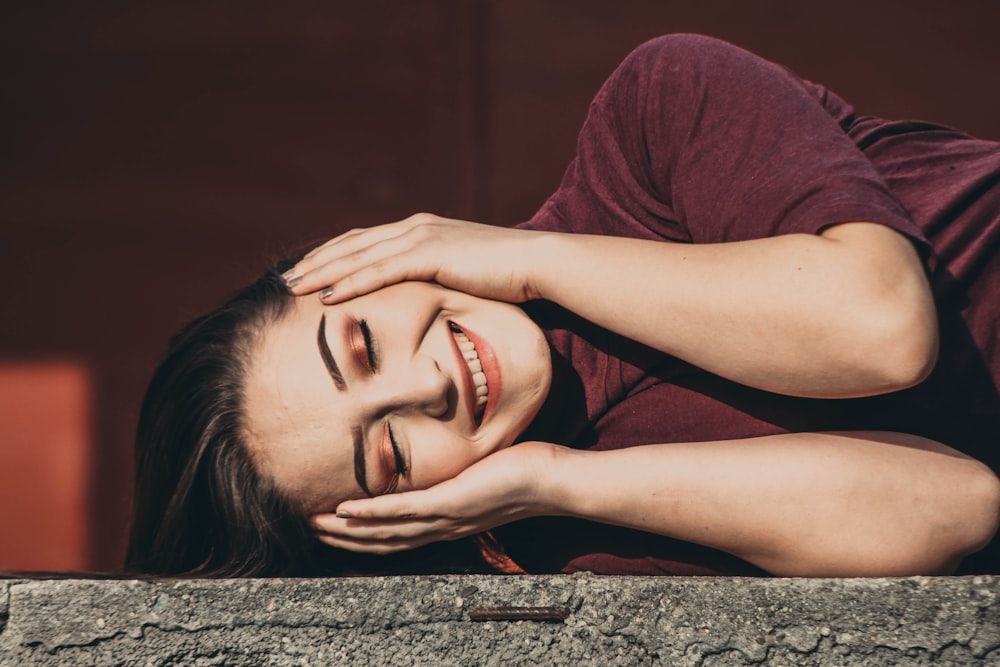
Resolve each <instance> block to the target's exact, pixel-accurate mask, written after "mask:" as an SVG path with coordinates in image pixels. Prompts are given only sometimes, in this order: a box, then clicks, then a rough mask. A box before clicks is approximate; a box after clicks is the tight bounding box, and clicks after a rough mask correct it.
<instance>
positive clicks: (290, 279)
mask: <svg viewBox="0 0 1000 667" xmlns="http://www.w3.org/2000/svg"><path fill="white" fill-rule="evenodd" d="M281 279H282V280H284V281H285V285H286V286H288V287H295V286H296V285H298V284H299V283H300V282H302V276H297V275H295V272H294V269H289V270H288V271H285V272H284V273H282V274H281Z"/></svg>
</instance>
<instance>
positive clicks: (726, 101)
mask: <svg viewBox="0 0 1000 667" xmlns="http://www.w3.org/2000/svg"><path fill="white" fill-rule="evenodd" d="M851 221H868V222H877V223H881V224H885V225H887V226H890V227H893V228H894V229H897V230H899V231H901V232H903V233H904V234H906V235H908V236H910V237H911V238H913V239H916V240H923V236H922V234H921V232H920V230H919V228H918V227H917V226H916V225H915V224H914V223H913V222H912V221H911V220H910V218H909V216H908V214H907V212H906V210H905V208H904V207H903V206H902V205H901V204H900V202H899V201H898V199H897V198H896V197H895V196H894V195H893V193H892V192H891V191H890V190H889V188H888V186H887V185H886V183H885V182H884V181H883V179H882V178H881V176H880V175H879V174H878V172H877V171H876V169H875V167H874V166H873V165H872V164H871V162H870V161H869V160H868V159H867V158H866V157H865V156H864V154H863V153H862V152H861V150H860V149H859V148H858V147H857V146H856V145H855V144H854V143H853V141H852V140H851V139H850V137H848V136H847V135H846V134H845V133H844V131H843V129H842V128H841V127H840V125H839V124H838V123H837V121H836V119H835V118H833V117H832V116H831V115H830V113H828V112H827V110H826V109H824V107H823V106H822V104H821V103H820V102H819V100H817V99H816V98H815V97H814V96H813V95H812V94H811V93H810V89H809V88H808V87H807V85H806V84H805V83H804V82H803V81H802V80H801V79H799V78H797V77H795V76H794V75H793V74H791V73H789V72H788V71H787V70H786V69H784V68H782V67H780V66H778V65H775V64H773V63H770V62H768V61H766V60H764V59H762V58H759V57H757V56H754V55H753V54H751V53H749V52H747V51H744V50H742V49H740V48H738V47H735V46H733V45H731V44H727V43H725V42H721V41H718V40H715V39H712V38H707V37H701V36H696V35H670V36H666V37H661V38H658V39H655V40H652V41H650V42H647V43H645V44H643V45H642V46H640V47H639V48H638V49H636V50H635V51H634V52H633V53H632V54H630V55H629V57H628V58H627V59H626V60H625V61H624V62H623V63H622V64H621V65H620V66H619V67H618V69H617V70H616V71H615V72H614V73H613V74H612V76H611V77H610V78H609V79H608V81H607V82H606V83H605V84H604V86H603V87H602V88H601V90H600V92H599V93H598V95H597V97H596V98H595V99H594V101H593V103H592V104H591V108H590V112H589V114H588V118H587V121H586V123H585V125H584V127H583V129H582V131H581V133H580V137H579V142H578V150H577V156H576V158H575V159H574V161H573V163H572V164H571V165H570V167H569V169H568V170H567V172H566V174H565V176H564V178H563V182H562V184H561V186H560V188H559V190H558V191H557V192H556V193H555V194H554V195H553V196H552V197H551V198H550V199H549V201H548V202H546V205H545V206H544V207H543V208H542V210H541V211H540V212H539V214H538V215H537V216H536V218H535V219H533V220H532V221H530V222H529V223H527V224H526V225H525V226H527V227H534V228H550V229H560V230H562V231H577V232H581V233H596V234H608V235H618V236H632V237H639V238H661V239H667V240H674V241H682V242H693V243H717V242H726V241H739V240H746V239H753V238H762V237H769V236H776V235H780V234H790V233H816V232H819V231H822V230H823V229H824V228H826V227H828V226H830V225H834V224H838V223H842V222H851Z"/></svg>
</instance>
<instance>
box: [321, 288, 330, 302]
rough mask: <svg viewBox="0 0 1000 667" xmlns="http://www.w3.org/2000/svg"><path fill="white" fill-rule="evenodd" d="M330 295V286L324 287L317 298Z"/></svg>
mask: <svg viewBox="0 0 1000 667" xmlns="http://www.w3.org/2000/svg"><path fill="white" fill-rule="evenodd" d="M331 296H333V288H332V287H324V288H323V289H322V291H320V293H319V298H321V299H329V298H330V297H331Z"/></svg>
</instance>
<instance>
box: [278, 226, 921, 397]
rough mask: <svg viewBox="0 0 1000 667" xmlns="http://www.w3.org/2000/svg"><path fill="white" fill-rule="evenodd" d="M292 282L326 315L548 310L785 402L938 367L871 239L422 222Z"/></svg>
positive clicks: (893, 269)
mask: <svg viewBox="0 0 1000 667" xmlns="http://www.w3.org/2000/svg"><path fill="white" fill-rule="evenodd" d="M470 248H475V249H476V250H475V252H470V251H469V249H470ZM289 278H290V279H291V280H292V284H291V288H292V289H293V291H294V292H295V293H296V294H306V293H308V292H311V291H317V290H322V289H323V288H325V287H327V286H331V285H332V289H331V290H330V291H329V292H327V293H324V294H323V296H322V298H323V299H324V300H325V301H326V302H327V303H332V302H337V301H343V300H346V299H350V298H352V297H354V296H357V295H359V294H364V293H367V292H371V291H373V290H376V289H379V288H380V287H383V286H385V285H389V284H393V283H396V282H401V281H405V280H426V281H433V282H437V283H439V284H442V285H444V286H446V287H450V288H452V289H456V290H459V291H463V292H466V293H469V294H474V295H476V296H481V297H485V298H490V299H497V300H501V301H510V302H520V301H526V300H529V299H533V298H544V299H548V300H550V301H554V302H556V303H558V304H560V305H562V306H563V307H565V308H567V309H568V310H570V311H572V312H574V313H576V314H578V315H580V316H582V317H584V318H586V319H588V320H590V321H592V322H594V323H595V324H598V325H600V326H603V327H605V328H607V329H610V330H611V331H614V332H616V333H619V334H621V335H623V336H626V337H628V338H631V339H633V340H636V341H639V342H641V343H644V344H646V345H649V346H650V347H653V348H656V349H658V350H661V351H663V352H666V353H668V354H672V355H674V356H676V357H679V358H681V359H684V360H685V361H688V362H690V363H692V364H695V365H696V366H699V367H702V368H704V369H706V370H708V371H710V372H713V373H716V374H718V375H721V376H723V377H726V378H728V379H730V380H733V381H735V382H739V383H741V384H746V385H750V386H753V387H757V388H760V389H764V390H767V391H773V392H777V393H782V394H790V395H795V396H807V397H813V398H844V397H857V396H867V395H873V394H879V393H886V392H890V391H896V390H899V389H903V388H906V387H909V386H912V385H914V384H916V383H918V382H919V381H921V380H922V379H923V378H924V377H926V375H927V374H928V373H929V372H930V370H931V369H932V368H933V365H934V362H935V360H936V355H937V320H936V313H935V308H934V302H933V297H932V295H931V292H930V288H929V286H928V282H927V279H926V276H925V275H924V272H923V268H922V266H921V263H920V260H919V258H918V257H917V254H916V251H915V250H914V248H913V246H912V244H911V243H910V242H909V240H907V239H906V238H904V237H903V236H902V235H901V234H899V233H898V232H896V231H894V230H892V229H890V228H887V227H884V226H882V225H878V224H874V223H865V222H853V223H844V224H840V225H836V226H833V227H830V228H828V229H827V230H825V231H824V232H823V233H822V234H819V235H808V234H790V235H786V236H778V237H772V238H765V239H758V240H751V241H740V242H732V243H719V244H693V245H692V244H679V243H669V242H662V241H647V240H639V239H627V238H618V237H607V236H590V235H582V234H562V233H555V232H537V231H526V230H517V229H505V228H499V227H491V226H489V225H478V224H475V223H469V222H463V221H457V220H447V219H443V218H438V217H436V216H432V215H428V214H419V215H416V216H413V217H411V218H409V219H407V220H404V221H401V222H399V223H392V224H389V225H381V226H379V227H374V228H371V229H367V230H358V231H355V232H350V233H348V234H346V235H344V236H341V237H338V238H337V239H334V240H332V241H330V242H329V243H327V244H325V245H324V246H321V247H320V248H318V249H317V250H315V251H313V252H312V253H310V255H308V256H307V257H306V259H305V260H304V261H303V262H301V263H300V264H299V265H298V266H297V267H296V268H295V269H294V270H293V271H292V272H290V274H289ZM706 341H711V345H706Z"/></svg>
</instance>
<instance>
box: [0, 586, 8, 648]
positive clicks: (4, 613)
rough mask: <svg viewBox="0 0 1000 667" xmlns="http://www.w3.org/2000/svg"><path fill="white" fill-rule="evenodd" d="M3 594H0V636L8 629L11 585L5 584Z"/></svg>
mask: <svg viewBox="0 0 1000 667" xmlns="http://www.w3.org/2000/svg"><path fill="white" fill-rule="evenodd" d="M2 585H3V593H2V594H0V636H2V635H3V631H4V630H5V629H6V628H7V619H8V618H10V583H4V584H2Z"/></svg>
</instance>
